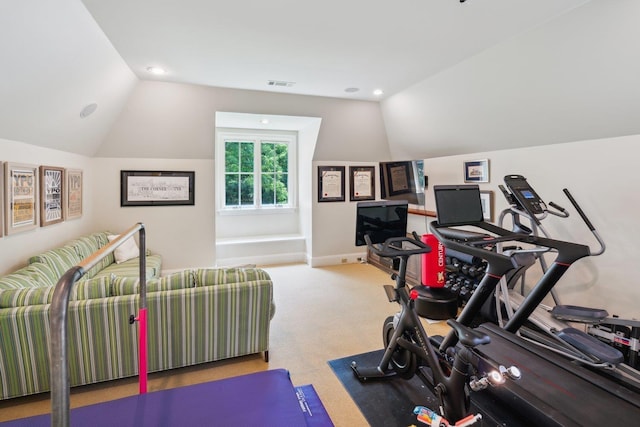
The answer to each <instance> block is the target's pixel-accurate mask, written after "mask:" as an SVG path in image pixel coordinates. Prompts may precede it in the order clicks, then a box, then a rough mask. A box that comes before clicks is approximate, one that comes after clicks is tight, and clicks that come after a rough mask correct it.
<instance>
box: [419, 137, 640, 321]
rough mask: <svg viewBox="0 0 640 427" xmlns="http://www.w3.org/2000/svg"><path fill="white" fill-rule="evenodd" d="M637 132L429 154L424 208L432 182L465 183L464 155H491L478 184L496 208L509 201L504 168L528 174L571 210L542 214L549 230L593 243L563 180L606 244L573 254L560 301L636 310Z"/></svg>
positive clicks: (624, 312) (639, 266)
mask: <svg viewBox="0 0 640 427" xmlns="http://www.w3.org/2000/svg"><path fill="white" fill-rule="evenodd" d="M639 156H640V135H634V136H627V137H618V138H605V139H599V140H589V141H581V142H573V143H566V144H558V145H548V146H541V147H530V148H521V149H515V150H503V151H491V152H482V153H475V154H470V155H460V156H450V157H438V158H431V159H426V161H425V171H426V174H427V175H428V176H429V189H428V190H427V194H426V195H427V202H426V204H427V209H431V210H435V204H434V199H433V189H432V188H433V186H434V185H439V184H463V183H464V182H463V176H462V169H463V168H462V162H463V161H465V160H478V159H489V160H490V174H491V176H490V182H489V183H486V184H484V183H483V184H480V189H481V190H491V191H493V192H494V197H495V208H496V214H497V213H498V212H500V211H501V210H502V209H505V208H506V207H507V203H506V201H505V200H504V197H503V196H502V194H501V193H500V191H499V189H498V185H499V184H503V177H504V176H505V175H507V174H520V175H523V176H525V177H526V178H527V179H528V181H529V183H530V184H531V185H532V186H533V188H534V189H535V190H536V191H537V192H538V194H539V195H540V197H542V199H543V200H545V201H546V202H547V203H548V202H549V201H554V202H556V203H558V204H559V205H560V206H563V207H564V208H566V209H568V210H569V212H570V217H569V218H568V219H560V218H556V217H550V218H549V219H547V220H546V221H545V222H544V225H545V227H546V228H547V230H548V232H549V233H550V234H551V236H552V237H554V238H557V239H560V240H568V241H573V242H578V243H582V244H587V245H590V247H591V248H593V249H595V248H597V244H596V242H595V240H594V239H593V237H592V236H591V234H590V233H589V231H588V229H587V228H586V226H585V225H584V223H582V221H581V219H580V218H579V216H578V214H577V212H576V211H575V210H574V209H573V207H572V206H571V204H570V202H569V201H568V200H567V199H566V197H565V196H564V194H563V192H562V189H563V188H567V189H569V191H570V192H571V193H572V194H573V196H574V197H575V199H576V200H577V201H578V203H579V204H580V205H581V206H582V208H583V210H584V211H585V213H586V214H587V216H588V217H589V219H590V220H591V222H592V223H593V225H594V226H595V227H596V229H597V230H598V231H599V233H600V235H601V236H602V238H603V239H604V240H605V242H606V244H607V250H606V252H605V253H604V254H603V255H602V256H599V257H589V258H585V259H582V260H579V261H578V262H576V263H575V264H574V265H573V266H572V267H571V268H570V269H569V271H568V272H567V274H566V275H565V276H564V277H563V278H562V280H561V281H560V283H559V284H558V286H557V290H558V291H559V294H560V296H561V299H562V302H563V303H565V304H577V305H586V306H591V307H603V308H606V309H607V310H608V311H609V314H618V315H621V316H626V317H636V318H638V317H640V312H638V301H640V286H639V283H638V278H639V277H640V263H639V262H638V259H640V245H639V244H638V242H640V227H639V226H638V212H640V199H639V198H638V188H637V184H638V182H639V181H638V179H637V177H636V175H635V171H636V170H637V168H638V158H639Z"/></svg>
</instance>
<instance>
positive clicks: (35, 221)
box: [4, 162, 40, 234]
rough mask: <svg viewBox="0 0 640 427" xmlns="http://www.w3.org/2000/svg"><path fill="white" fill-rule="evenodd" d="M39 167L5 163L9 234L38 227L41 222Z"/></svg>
mask: <svg viewBox="0 0 640 427" xmlns="http://www.w3.org/2000/svg"><path fill="white" fill-rule="evenodd" d="M38 178H39V176H38V166H35V165H25V164H18V163H11V162H8V163H5V167H4V188H5V201H4V206H5V209H4V212H5V224H6V228H5V230H6V232H7V234H14V233H20V232H23V231H27V230H31V229H33V228H36V227H38V225H39V220H40V215H39V212H40V206H39V197H38V196H39V179H38Z"/></svg>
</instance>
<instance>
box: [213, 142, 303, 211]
mask: <svg viewBox="0 0 640 427" xmlns="http://www.w3.org/2000/svg"><path fill="white" fill-rule="evenodd" d="M218 147H219V148H218V154H217V156H218V158H220V159H221V161H219V162H218V171H220V173H218V179H219V181H218V182H221V183H222V185H219V186H217V188H218V192H219V194H220V193H222V194H221V196H220V206H221V208H222V210H238V209H244V210H258V209H271V210H273V209H287V208H293V207H295V169H296V164H295V158H296V138H295V135H294V134H271V133H255V134H252V133H248V132H242V133H235V132H220V133H218Z"/></svg>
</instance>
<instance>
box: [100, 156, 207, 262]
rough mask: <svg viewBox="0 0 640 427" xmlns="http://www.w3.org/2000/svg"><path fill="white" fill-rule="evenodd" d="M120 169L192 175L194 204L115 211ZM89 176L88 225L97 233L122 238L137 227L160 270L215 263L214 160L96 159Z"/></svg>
mask: <svg viewBox="0 0 640 427" xmlns="http://www.w3.org/2000/svg"><path fill="white" fill-rule="evenodd" d="M121 170H172V171H194V172H195V205H193V206H127V207H120V171H121ZM93 173H94V175H95V176H96V177H97V178H96V179H95V181H94V183H93V186H92V187H91V190H90V191H91V192H92V193H93V195H94V197H93V203H94V204H95V212H94V221H93V222H94V224H99V226H100V229H105V230H110V231H113V232H115V233H121V232H122V231H124V230H126V229H127V228H129V227H131V226H132V225H134V224H136V223H138V222H142V223H143V224H144V225H145V229H146V239H147V248H148V249H150V250H151V251H153V252H156V253H159V254H160V255H162V260H163V265H162V268H163V269H165V270H172V269H177V268H184V267H206V266H214V265H215V264H216V263H215V240H214V238H215V233H214V230H215V205H214V191H213V190H214V187H213V173H214V165H213V159H202V160H201V159H121V158H96V159H94V161H93Z"/></svg>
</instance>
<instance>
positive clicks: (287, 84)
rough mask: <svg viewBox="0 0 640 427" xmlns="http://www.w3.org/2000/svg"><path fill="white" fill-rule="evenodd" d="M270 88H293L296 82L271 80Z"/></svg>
mask: <svg viewBox="0 0 640 427" xmlns="http://www.w3.org/2000/svg"><path fill="white" fill-rule="evenodd" d="M267 84H268V85H269V86H274V87H292V86H293V85H295V82H284V81H281V80H269V82H268V83H267Z"/></svg>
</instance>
